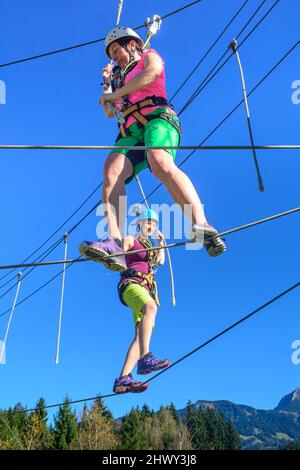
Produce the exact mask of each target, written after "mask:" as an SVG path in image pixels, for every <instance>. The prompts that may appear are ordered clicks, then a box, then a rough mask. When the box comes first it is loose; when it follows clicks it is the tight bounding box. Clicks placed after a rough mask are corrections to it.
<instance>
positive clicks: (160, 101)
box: [119, 95, 181, 137]
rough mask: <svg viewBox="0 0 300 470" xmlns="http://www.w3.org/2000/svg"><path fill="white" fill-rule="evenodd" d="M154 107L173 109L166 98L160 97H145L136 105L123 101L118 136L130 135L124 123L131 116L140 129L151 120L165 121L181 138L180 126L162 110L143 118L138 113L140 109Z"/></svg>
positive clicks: (170, 115) (169, 114)
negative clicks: (122, 119) (122, 121)
mask: <svg viewBox="0 0 300 470" xmlns="http://www.w3.org/2000/svg"><path fill="white" fill-rule="evenodd" d="M154 106H161V107H164V108H165V107H167V108H168V107H169V108H171V109H173V106H172V105H171V103H169V101H168V100H167V99H166V98H163V97H161V96H155V95H153V96H147V97H146V98H144V99H143V100H141V101H138V102H137V103H130V101H129V100H128V99H126V100H125V101H124V104H123V106H122V108H121V112H122V116H123V118H124V120H125V121H124V123H123V124H121V123H120V122H119V130H120V134H121V136H122V137H125V136H127V135H130V130H128V129H127V128H126V127H125V126H126V122H127V120H128V118H129V117H130V116H133V117H134V118H135V119H136V121H137V122H138V124H139V125H140V126H142V127H145V126H146V125H147V124H148V122H150V121H152V120H153V119H158V118H159V119H163V120H164V121H167V122H168V123H169V124H171V125H172V126H173V127H175V129H176V130H177V132H178V134H179V136H181V125H180V124H179V123H177V122H176V121H175V119H174V118H173V117H172V114H171V113H170V112H169V111H167V110H164V111H162V112H161V113H159V114H153V115H149V114H147V115H146V116H144V115H143V114H141V113H140V111H141V109H143V108H149V107H150V108H151V107H154Z"/></svg>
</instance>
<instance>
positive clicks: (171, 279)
mask: <svg viewBox="0 0 300 470" xmlns="http://www.w3.org/2000/svg"><path fill="white" fill-rule="evenodd" d="M135 179H136V181H137V184H138V186H139V188H140V191H141V194H142V197H143V198H144V201H145V204H146V207H147V209H148V210H149V209H150V206H149V203H148V200H147V197H146V195H145V192H144V190H143V187H142V183H141V181H140V178H139V176H138V175H135ZM163 245H164V248H165V245H166V243H165V240H163ZM165 250H166V253H167V258H168V264H169V271H170V281H171V302H172V305H173V306H174V307H175V305H176V296H175V282H174V273H173V265H172V260H171V255H170V250H169V248H165Z"/></svg>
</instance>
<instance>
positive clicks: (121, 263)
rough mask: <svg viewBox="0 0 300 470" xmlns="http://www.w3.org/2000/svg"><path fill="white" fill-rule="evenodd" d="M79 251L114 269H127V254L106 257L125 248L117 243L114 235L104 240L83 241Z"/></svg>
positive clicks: (121, 251)
mask: <svg viewBox="0 0 300 470" xmlns="http://www.w3.org/2000/svg"><path fill="white" fill-rule="evenodd" d="M79 251H80V253H81V254H82V255H83V256H86V257H87V258H89V259H92V260H94V261H97V262H98V263H102V264H104V266H105V267H106V268H108V269H111V270H112V271H120V272H123V271H125V269H126V262H125V256H116V257H112V258H107V259H103V258H105V257H106V256H107V255H112V254H114V253H123V249H122V248H121V247H120V246H119V245H118V244H117V243H116V241H115V239H114V238H112V237H108V238H106V240H103V241H102V242H86V241H84V242H82V243H81V244H80V246H79Z"/></svg>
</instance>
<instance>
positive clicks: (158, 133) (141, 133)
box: [115, 108, 180, 184]
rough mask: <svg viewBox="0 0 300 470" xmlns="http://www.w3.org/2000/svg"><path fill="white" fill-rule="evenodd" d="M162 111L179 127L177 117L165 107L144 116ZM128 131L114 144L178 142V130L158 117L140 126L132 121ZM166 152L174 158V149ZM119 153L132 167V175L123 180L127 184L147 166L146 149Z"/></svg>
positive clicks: (169, 143)
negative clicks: (125, 157) (124, 156)
mask: <svg viewBox="0 0 300 470" xmlns="http://www.w3.org/2000/svg"><path fill="white" fill-rule="evenodd" d="M162 112H167V113H168V114H169V115H170V116H171V119H173V120H174V121H175V123H176V124H177V126H179V127H180V124H179V121H178V119H177V118H176V117H175V116H174V115H173V113H171V112H170V111H167V110H166V109H165V108H158V109H155V110H154V111H153V112H152V113H149V114H147V115H146V116H145V117H146V118H147V116H153V115H156V114H161V113H162ZM128 131H129V133H130V135H127V136H125V137H120V138H118V139H117V141H116V143H115V145H117V146H119V147H122V146H123V145H125V146H134V145H149V146H164V145H170V146H174V147H175V146H177V145H178V144H179V141H180V134H179V132H178V130H177V129H176V128H175V127H174V126H173V125H172V124H171V123H170V122H168V121H166V120H165V119H161V118H159V117H158V118H157V119H152V120H151V121H149V122H148V124H146V126H142V125H141V124H139V123H137V122H134V123H133V124H131V126H129V127H128ZM118 137H119V136H118ZM166 152H168V153H169V154H170V155H172V157H173V158H174V159H175V156H176V150H171V149H170V150H168V149H166ZM120 153H122V154H124V155H126V156H127V158H129V160H130V161H131V163H132V165H133V168H134V171H133V174H132V176H130V177H129V178H127V180H126V181H125V183H126V184H128V183H130V181H131V180H132V179H133V178H134V177H135V175H137V174H138V173H139V172H140V171H142V170H144V169H145V168H147V167H148V166H149V165H148V161H147V151H144V150H125V149H120Z"/></svg>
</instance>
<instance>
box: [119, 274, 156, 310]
mask: <svg viewBox="0 0 300 470" xmlns="http://www.w3.org/2000/svg"><path fill="white" fill-rule="evenodd" d="M124 275H125V276H126V277H127V278H125V279H123V281H121V282H120V283H119V285H118V293H119V297H120V300H121V302H122V303H123V304H124V305H126V304H125V303H124V301H123V299H122V294H123V292H124V291H125V289H126V288H127V287H128V286H129V285H130V284H139V285H140V286H142V287H145V286H148V287H149V289H150V295H151V297H153V299H154V300H155V302H156V304H157V305H160V303H159V298H158V290H157V282H156V281H155V280H154V273H153V272H150V273H149V274H145V273H142V272H140V271H136V270H135V269H127V270H126V271H124V272H123V273H122V276H124ZM133 277H138V278H141V281H136V280H135V279H132V278H133Z"/></svg>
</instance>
